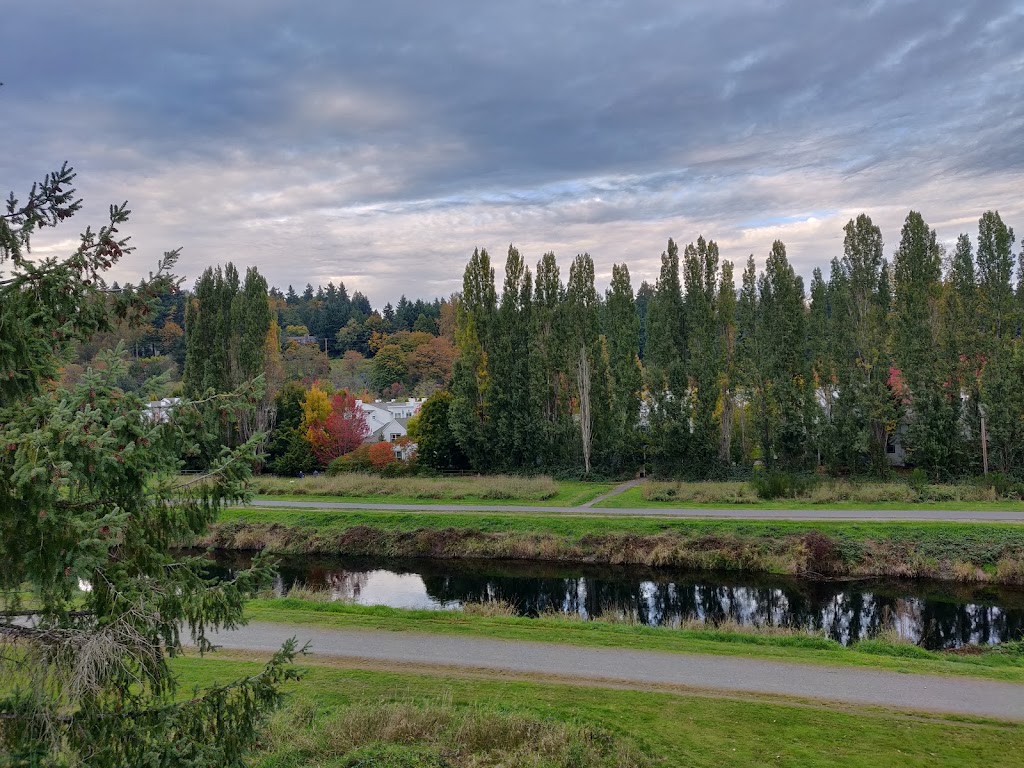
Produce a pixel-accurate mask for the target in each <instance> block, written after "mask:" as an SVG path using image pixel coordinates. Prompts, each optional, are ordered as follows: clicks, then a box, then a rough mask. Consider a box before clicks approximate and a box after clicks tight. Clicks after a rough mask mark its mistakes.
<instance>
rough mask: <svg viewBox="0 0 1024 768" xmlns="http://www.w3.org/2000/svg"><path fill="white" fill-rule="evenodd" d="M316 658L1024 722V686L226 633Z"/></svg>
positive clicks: (411, 636) (596, 651) (477, 645)
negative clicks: (307, 645) (305, 647)
mask: <svg viewBox="0 0 1024 768" xmlns="http://www.w3.org/2000/svg"><path fill="white" fill-rule="evenodd" d="M292 636H296V637H297V638H298V640H299V642H300V643H303V642H305V641H307V640H308V641H310V642H311V643H312V647H311V650H312V651H313V652H315V653H318V654H324V655H329V656H341V657H347V658H355V659H365V660H369V661H371V662H377V663H380V662H407V663H415V664H421V665H424V664H425V665H433V666H442V667H445V666H447V667H455V668H460V669H476V670H480V669H483V670H492V671H510V672H518V673H528V674H540V675H558V676H561V677H563V678H576V679H579V680H581V681H588V682H591V683H592V682H598V683H600V682H602V681H604V682H609V683H625V684H629V683H633V684H637V685H639V684H647V685H650V684H663V685H664V684H667V685H677V686H684V687H688V688H698V689H704V690H707V689H714V690H718V691H723V692H734V693H738V692H746V693H760V694H773V695H781V696H794V697H798V698H802V699H819V700H824V701H832V702H842V703H845V704H855V705H869V706H882V707H889V708H893V709H901V710H913V711H923V712H941V713H947V714H948V713H953V714H959V715H974V716H980V717H994V718H1000V719H1010V720H1022V721H1024V685H1016V684H1013V683H1001V682H995V681H989V680H976V679H964V678H953V677H932V676H927V675H905V674H898V673H893V672H878V671H872V670H869V669H859V668H845V667H824V666H816V665H810V664H796V663H789V662H778V661H762V660H758V659H746V658H733V657H723V656H701V655H687V654H674V653H659V652H653V651H631V650H626V649H616V648H581V647H572V646H565V645H556V644H550V643H531V642H523V641H511V640H492V639H487V638H469V637H451V636H447V635H432V634H419V633H413V632H380V631H364V630H340V629H320V628H314V627H309V626H303V625H289V624H275V623H269V622H253V623H251V624H249V625H248V626H247V627H243V628H241V629H238V630H235V631H232V632H222V633H220V634H219V635H217V636H216V639H215V642H216V643H217V644H219V645H222V646H224V647H225V648H234V649H244V650H257V651H273V650H276V649H277V648H279V647H280V646H281V644H282V643H283V642H284V641H285V640H286V639H288V638H289V637H292Z"/></svg>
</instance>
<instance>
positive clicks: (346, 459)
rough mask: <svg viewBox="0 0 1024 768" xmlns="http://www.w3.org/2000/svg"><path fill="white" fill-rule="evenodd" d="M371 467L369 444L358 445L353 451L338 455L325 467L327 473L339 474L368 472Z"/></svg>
mask: <svg viewBox="0 0 1024 768" xmlns="http://www.w3.org/2000/svg"><path fill="white" fill-rule="evenodd" d="M372 469H373V463H372V462H371V461H370V446H368V445H360V446H359V447H358V448H356V449H355V450H354V451H351V452H350V453H346V454H345V455H344V456H339V457H338V458H336V459H335V460H334V461H332V462H331V463H330V464H329V465H328V467H327V474H328V475H340V474H342V473H343V472H369V471H371V470H372Z"/></svg>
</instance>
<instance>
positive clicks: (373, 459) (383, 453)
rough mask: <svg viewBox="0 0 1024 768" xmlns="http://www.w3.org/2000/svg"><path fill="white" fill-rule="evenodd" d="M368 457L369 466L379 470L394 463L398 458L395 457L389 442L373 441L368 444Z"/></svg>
mask: <svg viewBox="0 0 1024 768" xmlns="http://www.w3.org/2000/svg"><path fill="white" fill-rule="evenodd" d="M367 454H368V456H369V457H370V467H371V468H372V469H373V470H374V471H376V472H380V471H381V470H382V469H384V468H385V467H386V466H388V465H389V464H394V463H395V462H396V461H398V459H396V458H395V449H394V447H393V446H392V445H391V443H384V442H380V443H374V444H373V445H371V446H370V449H369V451H368V452H367Z"/></svg>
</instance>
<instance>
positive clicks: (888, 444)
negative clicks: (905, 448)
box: [885, 435, 896, 453]
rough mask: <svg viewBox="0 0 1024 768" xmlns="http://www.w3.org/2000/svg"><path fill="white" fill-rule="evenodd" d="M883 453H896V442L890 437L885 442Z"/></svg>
mask: <svg viewBox="0 0 1024 768" xmlns="http://www.w3.org/2000/svg"><path fill="white" fill-rule="evenodd" d="M885 452H886V453H896V440H895V439H894V438H893V436H892V435H889V437H888V438H887V439H886V441H885Z"/></svg>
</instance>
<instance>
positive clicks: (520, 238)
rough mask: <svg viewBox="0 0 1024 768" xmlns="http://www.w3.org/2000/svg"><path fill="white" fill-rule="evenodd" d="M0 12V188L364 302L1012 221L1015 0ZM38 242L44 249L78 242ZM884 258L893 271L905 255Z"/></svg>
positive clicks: (126, 275) (157, 242)
mask: <svg viewBox="0 0 1024 768" xmlns="http://www.w3.org/2000/svg"><path fill="white" fill-rule="evenodd" d="M23 5H24V7H22V8H19V9H18V11H17V13H16V14H11V13H8V14H7V15H6V16H5V17H4V26H5V40H6V41H7V42H6V44H5V50H4V51H3V52H2V53H0V80H3V81H5V82H6V86H5V87H4V88H3V89H0V124H2V125H3V128H4V134H5V144H6V146H7V147H8V152H7V153H6V156H5V157H4V159H3V160H0V170H2V171H3V180H4V183H5V184H4V186H5V187H7V188H11V189H15V190H21V189H23V188H24V187H25V186H26V185H27V184H28V183H30V182H31V180H32V179H33V178H34V177H36V176H38V175H39V174H41V173H42V172H44V171H45V170H46V169H48V168H50V167H52V166H54V165H56V164H59V163H60V162H61V161H63V160H64V159H68V160H70V161H71V162H72V164H74V165H75V166H76V168H77V169H78V170H79V172H80V177H79V181H80V190H81V192H82V194H83V196H84V197H85V199H86V202H87V204H88V207H87V211H86V216H87V217H88V218H90V219H92V220H96V219H97V218H98V217H99V216H101V215H102V212H103V210H104V207H103V206H105V204H106V203H107V202H111V201H119V200H121V199H124V198H128V199H129V200H130V202H131V206H132V208H133V211H134V216H133V222H132V225H131V226H130V229H131V231H132V232H133V233H134V235H135V237H134V240H135V243H136V245H137V246H139V253H138V255H137V256H135V257H133V258H132V259H131V260H130V262H128V263H126V264H125V265H123V266H122V267H121V268H120V270H119V274H118V276H119V277H121V278H122V279H132V277H134V276H138V275H142V274H145V273H146V271H148V269H150V266H151V261H152V258H153V256H154V255H155V254H156V253H159V252H160V251H162V250H164V249H165V248H170V247H175V246H179V245H180V246H183V247H184V253H183V258H182V262H181V266H182V270H183V271H184V272H186V273H187V274H188V275H189V276H190V277H192V278H194V277H195V276H196V275H197V274H198V273H199V272H200V271H201V270H202V269H203V268H204V267H205V266H207V265H208V264H211V263H217V262H223V261H226V260H228V259H232V260H234V261H235V262H236V263H240V264H256V265H258V266H259V267H260V269H261V270H262V271H263V272H264V273H265V274H266V275H267V276H268V278H269V279H270V281H271V282H272V283H274V284H277V285H280V286H282V287H283V286H285V285H287V284H289V283H293V284H295V285H296V286H300V285H303V284H305V283H306V282H307V281H308V282H312V283H314V284H316V283H318V282H321V283H326V282H327V281H328V280H330V279H333V280H335V281H337V280H339V279H341V280H344V281H345V282H346V285H348V287H349V288H350V290H354V289H359V290H362V291H364V292H365V293H366V294H367V295H368V296H370V298H371V300H372V301H374V303H376V304H382V303H384V302H385V301H388V300H392V301H393V300H394V299H395V298H396V297H397V296H398V295H399V294H401V293H406V294H409V295H411V296H424V297H427V296H432V295H441V294H445V293H448V292H451V291H453V290H457V288H458V286H459V282H460V276H461V270H462V267H463V265H464V263H465V260H466V258H467V256H468V254H469V252H470V251H471V250H472V248H473V247H474V246H476V245H485V246H487V247H488V248H490V249H491V250H492V252H495V253H496V255H498V256H499V258H500V254H503V252H504V249H505V247H506V246H507V244H508V243H509V242H511V241H514V242H516V243H517V244H518V245H520V247H521V249H522V250H524V251H525V252H526V253H527V254H528V255H529V257H530V258H532V259H535V258H537V257H539V256H540V255H541V253H542V252H544V251H546V250H549V249H553V250H555V251H556V252H557V253H559V254H560V255H561V256H562V257H563V259H564V260H568V258H570V257H571V256H572V255H574V254H575V253H576V252H579V251H583V250H589V251H590V252H591V253H592V254H593V255H594V257H595V259H596V261H597V263H598V268H599V273H600V274H604V275H607V274H609V273H610V270H611V264H612V263H613V262H615V261H622V260H626V261H628V262H629V263H630V266H631V271H632V274H633V276H634V279H635V280H639V279H642V278H648V279H650V278H653V277H654V276H655V275H656V272H657V259H658V255H659V254H660V252H661V250H662V248H663V247H664V242H665V240H666V238H667V237H669V236H673V237H676V238H677V239H679V240H682V241H684V242H687V241H689V240H691V239H693V238H695V237H696V236H697V234H699V233H703V234H705V236H708V237H712V238H715V239H717V240H719V242H720V244H721V245H722V249H723V254H724V255H725V256H726V257H727V258H733V259H735V260H737V261H741V260H744V259H745V258H746V256H747V254H748V253H750V252H754V253H755V254H756V255H758V256H763V255H764V254H766V253H767V251H768V249H769V247H770V245H771V241H772V240H773V239H774V238H776V237H779V238H782V239H783V240H785V241H786V243H787V245H788V247H789V253H790V256H791V258H792V259H793V260H794V262H795V263H796V264H797V266H798V268H799V269H800V271H802V272H803V273H804V274H808V275H809V274H810V271H811V269H812V268H813V267H814V266H822V267H825V266H826V265H827V262H828V261H829V259H831V257H832V256H834V255H836V254H837V253H838V252H839V250H840V248H841V236H842V231H841V228H842V225H843V223H845V221H846V220H847V219H848V218H849V217H850V216H853V215H856V213H858V212H860V211H862V210H865V211H867V212H869V213H870V214H871V215H872V216H873V217H875V218H876V221H877V222H878V223H880V224H881V225H882V226H883V231H884V234H885V236H886V240H887V242H888V243H890V244H893V243H895V242H896V240H897V239H898V235H899V227H900V224H901V222H902V219H903V217H904V216H905V214H906V211H907V210H908V209H909V208H911V207H914V208H917V209H920V210H922V211H923V212H924V214H925V216H926V218H927V219H928V220H929V222H930V223H931V224H932V225H933V226H936V227H938V228H939V232H940V235H941V236H942V237H943V238H944V239H946V240H952V239H953V238H955V236H956V234H957V233H958V232H959V231H965V230H972V229H973V227H974V225H975V223H976V221H977V217H978V215H980V213H981V212H982V211H984V210H986V209H987V208H999V209H1000V210H1001V212H1002V213H1003V215H1004V217H1005V218H1007V219H1008V220H1009V221H1010V223H1011V224H1014V223H1017V225H1018V229H1019V230H1022V228H1024V222H1022V221H1021V220H1022V219H1024V202H1022V201H1021V197H1020V189H1021V182H1022V179H1024V143H1022V142H1020V140H1019V136H1021V135H1024V104H1022V103H1021V100H1020V98H1019V96H1020V90H1021V86H1022V84H1024V49H1022V48H1021V46H1020V44H1019V29H1020V27H1021V22H1022V21H1024V4H1022V3H1021V2H1019V1H1018V2H1010V1H1009V0H1007V1H1005V2H1000V1H999V0H975V2H961V3H956V4H952V3H949V4H946V3H935V2H934V1H929V0H889V1H883V0H877V1H876V2H873V3H870V4H868V3H864V2H854V1H852V0H851V1H850V2H834V3H821V2H818V1H817V0H788V1H786V0H779V1H778V2H774V3H763V2H755V1H754V0H739V1H737V2H729V3H722V2H710V0H708V1H706V2H687V3H673V2H668V1H667V0H666V1H665V2H655V0H633V1H632V2H600V3H584V2H571V1H568V0H567V1H565V2H541V1H539V0H538V1H537V2H524V3H506V4H490V3H478V2H468V1H467V2H463V1H462V0H458V1H455V0H445V1H443V2H437V3H417V2H412V1H411V0H410V1H409V2H380V3H357V2H326V1H324V2H318V3H315V2H283V1H282V2H271V0H259V1H255V0H250V1H249V2H246V3H244V4H243V3H225V2H215V1H214V0H207V1H206V2H203V3H199V2H182V3H168V4H163V5H162V6H156V5H152V4H139V3H133V2H128V1H127V0H106V2H94V3H89V4H78V3H76V4H68V3H64V2H58V1H57V0H39V1H37V2H34V3H31V4H23ZM67 238H68V233H64V237H63V238H61V239H58V240H53V239H51V240H46V239H45V238H44V239H43V240H41V241H40V248H41V249H43V250H45V249H47V248H57V247H62V246H66V244H67V242H68V241H67ZM890 251H891V248H890Z"/></svg>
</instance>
